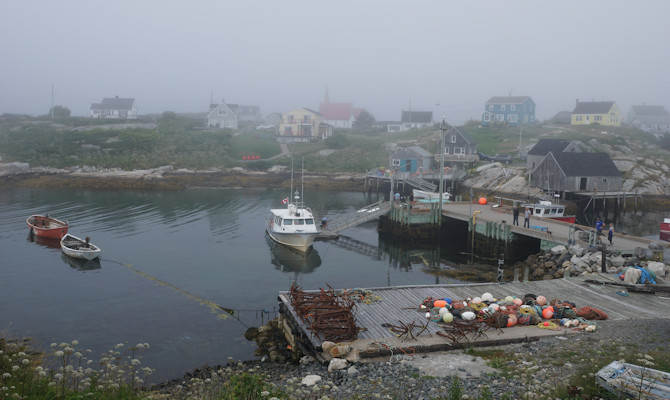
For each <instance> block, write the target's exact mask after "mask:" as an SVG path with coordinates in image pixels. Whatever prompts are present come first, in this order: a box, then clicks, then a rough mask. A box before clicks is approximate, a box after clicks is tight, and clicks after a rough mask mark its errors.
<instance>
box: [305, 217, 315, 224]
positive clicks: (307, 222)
mask: <svg viewBox="0 0 670 400" xmlns="http://www.w3.org/2000/svg"><path fill="white" fill-rule="evenodd" d="M305 223H306V224H307V225H312V224H314V220H313V219H311V218H307V219H306V220H305Z"/></svg>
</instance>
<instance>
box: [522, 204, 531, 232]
mask: <svg viewBox="0 0 670 400" xmlns="http://www.w3.org/2000/svg"><path fill="white" fill-rule="evenodd" d="M523 227H524V228H530V208H528V207H526V211H524V213H523Z"/></svg>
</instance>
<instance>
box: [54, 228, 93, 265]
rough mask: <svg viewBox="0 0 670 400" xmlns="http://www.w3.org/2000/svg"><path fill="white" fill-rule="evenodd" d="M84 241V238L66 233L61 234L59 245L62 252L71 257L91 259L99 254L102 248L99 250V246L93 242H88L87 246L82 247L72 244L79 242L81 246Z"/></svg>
mask: <svg viewBox="0 0 670 400" xmlns="http://www.w3.org/2000/svg"><path fill="white" fill-rule="evenodd" d="M84 243H85V241H84V240H82V239H80V238H78V237H76V236H73V235H70V234H67V235H65V236H63V238H62V239H61V241H60V247H61V250H62V251H63V253H65V255H68V256H70V257H73V258H79V259H82V260H93V259H96V258H98V257H99V256H100V253H102V250H100V248H99V247H98V246H96V245H94V244H93V243H89V246H88V248H82V247H79V248H77V246H74V244H79V245H80V246H81V245H82V244H84Z"/></svg>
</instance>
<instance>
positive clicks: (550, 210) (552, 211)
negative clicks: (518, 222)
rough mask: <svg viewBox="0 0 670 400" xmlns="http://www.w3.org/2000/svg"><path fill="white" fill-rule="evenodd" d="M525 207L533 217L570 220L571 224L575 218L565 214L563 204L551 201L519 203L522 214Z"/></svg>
mask: <svg viewBox="0 0 670 400" xmlns="http://www.w3.org/2000/svg"><path fill="white" fill-rule="evenodd" d="M525 208H528V209H529V210H530V212H531V215H532V216H533V217H538V218H549V219H555V220H557V221H563V222H570V223H571V224H574V223H575V221H576V219H577V217H575V216H574V215H565V206H564V205H562V204H556V203H552V202H551V201H546V200H540V201H539V202H537V203H523V204H521V210H520V213H521V214H523V212H524V209H525ZM522 216H523V215H522Z"/></svg>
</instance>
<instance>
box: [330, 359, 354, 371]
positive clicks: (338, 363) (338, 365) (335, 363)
mask: <svg viewBox="0 0 670 400" xmlns="http://www.w3.org/2000/svg"><path fill="white" fill-rule="evenodd" d="M347 365H349V363H348V362H347V360H345V359H342V358H333V359H332V360H330V363H329V364H328V372H333V371H336V370H340V369H345V368H347Z"/></svg>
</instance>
